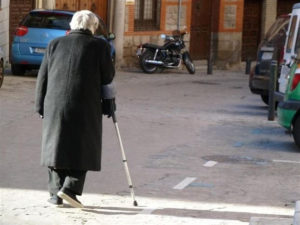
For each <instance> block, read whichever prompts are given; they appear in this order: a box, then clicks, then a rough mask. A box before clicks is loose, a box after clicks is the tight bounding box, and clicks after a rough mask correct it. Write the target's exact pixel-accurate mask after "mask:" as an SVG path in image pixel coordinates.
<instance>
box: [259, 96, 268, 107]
mask: <svg viewBox="0 0 300 225" xmlns="http://www.w3.org/2000/svg"><path fill="white" fill-rule="evenodd" d="M260 97H261V100H262V101H263V102H264V103H265V104H266V105H269V95H260Z"/></svg>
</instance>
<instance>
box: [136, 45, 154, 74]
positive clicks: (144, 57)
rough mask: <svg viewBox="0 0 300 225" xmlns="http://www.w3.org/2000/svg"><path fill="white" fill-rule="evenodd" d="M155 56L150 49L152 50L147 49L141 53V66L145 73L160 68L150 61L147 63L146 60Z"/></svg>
mask: <svg viewBox="0 0 300 225" xmlns="http://www.w3.org/2000/svg"><path fill="white" fill-rule="evenodd" d="M153 58H154V52H152V51H150V50H146V51H145V52H144V53H143V54H142V55H141V58H140V65H141V68H142V70H143V71H144V72H145V73H155V72H156V71H157V69H158V67H157V66H156V65H153V64H149V63H146V62H145V61H146V60H147V59H149V60H151V59H153Z"/></svg>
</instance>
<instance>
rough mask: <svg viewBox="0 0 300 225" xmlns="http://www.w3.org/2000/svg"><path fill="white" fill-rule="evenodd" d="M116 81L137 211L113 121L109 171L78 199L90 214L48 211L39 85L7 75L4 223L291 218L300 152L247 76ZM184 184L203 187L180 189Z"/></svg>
mask: <svg viewBox="0 0 300 225" xmlns="http://www.w3.org/2000/svg"><path fill="white" fill-rule="evenodd" d="M116 83H117V85H116V86H117V88H118V98H117V110H118V111H117V113H118V118H120V120H119V122H120V124H119V125H120V130H121V135H122V137H123V140H124V145H125V150H126V154H127V158H128V160H129V168H130V169H131V172H132V178H133V183H134V185H135V187H136V200H137V201H138V204H139V206H138V207H134V206H133V205H132V199H131V198H130V194H129V190H128V186H127V184H126V178H125V174H124V171H123V168H122V162H121V161H120V158H121V156H120V152H119V147H118V144H117V141H116V139H115V131H114V129H113V127H112V122H111V120H108V119H106V118H105V119H104V123H103V126H104V130H105V134H104V138H103V140H104V143H103V145H104V149H105V151H104V152H103V153H104V154H103V171H102V172H101V173H88V177H87V182H86V187H85V189H84V194H83V196H82V197H79V199H80V201H82V203H83V204H84V205H85V206H86V207H85V208H84V209H74V208H70V207H69V206H68V205H67V204H65V207H64V208H54V207H52V206H49V205H48V203H47V199H48V197H49V194H48V193H47V188H46V186H47V173H46V170H44V168H41V167H40V165H39V157H40V141H41V120H39V118H38V116H37V115H36V114H35V113H34V112H33V104H34V87H35V77H16V76H7V77H6V80H4V86H3V87H2V89H1V90H0V116H1V120H0V134H1V135H0V151H1V156H0V224H1V225H40V224H41V225H43V224H45V225H48V224H53V225H57V224H59V225H71V224H72V225H77V224H78V225H79V224H80V225H90V224H101V225H103V224H104V225H112V224H113V225H140V224H141V225H142V224H143V225H179V224H180V225H181V224H187V225H246V224H249V221H250V217H251V216H261V217H265V216H267V217H276V218H279V217H280V218H287V219H291V218H292V217H293V215H294V203H293V201H294V200H296V199H297V197H299V182H297V178H299V164H298V159H299V152H298V150H297V149H296V147H295V146H294V144H293V143H292V140H291V138H290V137H289V136H287V135H284V129H282V128H281V127H280V126H279V125H278V124H277V123H276V122H269V121H267V120H266V118H267V112H266V110H265V109H266V107H265V106H264V105H262V102H261V101H260V99H259V97H258V96H254V95H251V94H250V92H249V90H248V87H247V76H245V75H244V74H243V73H230V72H223V71H215V73H214V75H213V76H206V75H205V73H203V71H202V72H201V70H200V72H197V74H196V75H194V76H193V75H189V74H188V73H187V72H186V71H184V70H182V71H177V70H174V71H166V72H164V73H163V74H153V75H146V74H142V73H137V72H134V73H123V72H120V73H118V74H117V78H116ZM118 103H120V104H118ZM273 159H276V160H273ZM212 161H214V162H215V163H212ZM209 162H210V163H209ZM284 162H292V163H284ZM204 165H210V167H209V166H204ZM186 177H195V178H196V180H195V181H194V182H193V183H191V184H190V185H188V186H187V187H186V188H184V189H181V190H175V189H174V186H175V185H176V184H178V183H179V182H180V181H181V180H183V179H184V178H186ZM288 225H290V224H288Z"/></svg>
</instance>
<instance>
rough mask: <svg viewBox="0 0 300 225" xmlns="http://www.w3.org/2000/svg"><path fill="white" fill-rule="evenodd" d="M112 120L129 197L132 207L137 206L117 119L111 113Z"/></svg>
mask: <svg viewBox="0 0 300 225" xmlns="http://www.w3.org/2000/svg"><path fill="white" fill-rule="evenodd" d="M112 120H113V122H114V125H115V128H116V132H117V136H118V139H119V144H120V148H121V153H122V159H123V163H124V164H123V165H124V169H125V173H126V177H127V181H128V185H129V189H130V193H131V197H132V200H133V205H134V206H138V203H137V201H136V200H135V195H134V191H133V185H132V181H131V177H130V173H129V168H128V164H127V159H126V156H125V151H124V147H123V143H122V139H121V135H120V130H119V126H118V123H117V117H116V114H115V113H113V114H112Z"/></svg>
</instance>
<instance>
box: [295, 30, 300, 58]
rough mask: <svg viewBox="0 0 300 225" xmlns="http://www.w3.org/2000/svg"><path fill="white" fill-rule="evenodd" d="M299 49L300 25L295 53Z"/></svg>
mask: <svg viewBox="0 0 300 225" xmlns="http://www.w3.org/2000/svg"><path fill="white" fill-rule="evenodd" d="M299 50H300V26H299V29H298V33H297V40H296V45H295V53H298V51H299Z"/></svg>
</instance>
